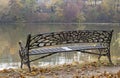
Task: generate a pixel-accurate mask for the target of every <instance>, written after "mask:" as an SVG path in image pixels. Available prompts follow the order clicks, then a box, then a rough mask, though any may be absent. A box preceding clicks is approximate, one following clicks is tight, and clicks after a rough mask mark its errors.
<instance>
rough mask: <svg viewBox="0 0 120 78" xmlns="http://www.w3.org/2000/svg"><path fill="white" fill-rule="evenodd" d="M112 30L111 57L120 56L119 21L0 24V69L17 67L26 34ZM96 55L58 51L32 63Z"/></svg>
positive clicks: (71, 60)
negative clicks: (20, 45)
mask: <svg viewBox="0 0 120 78" xmlns="http://www.w3.org/2000/svg"><path fill="white" fill-rule="evenodd" d="M88 29H89V30H112V29H113V30H114V32H113V37H112V42H111V55H112V58H115V59H119V56H120V52H119V51H120V24H119V23H82V24H78V23H56V24H55V23H54V24H52V23H48V24H45V23H43V24H39V23H10V24H0V69H3V68H14V67H19V65H20V58H19V53H18V51H19V45H18V42H19V41H22V42H23V44H24V45H25V42H26V38H27V35H28V34H38V33H46V32H57V31H65V30H67V31H68V30H88ZM96 58H97V57H96V56H92V55H89V54H82V53H80V52H74V53H58V54H55V55H52V56H50V57H47V58H44V59H41V60H38V61H35V62H34V63H32V64H33V65H37V66H44V65H57V64H63V63H71V62H73V61H79V62H86V61H94V60H95V59H96Z"/></svg>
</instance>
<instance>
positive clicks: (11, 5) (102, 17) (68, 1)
mask: <svg viewBox="0 0 120 78" xmlns="http://www.w3.org/2000/svg"><path fill="white" fill-rule="evenodd" d="M4 4H5V5H4V6H3V5H1V4H0V5H1V6H2V7H0V22H119V21H120V13H119V12H120V6H119V4H120V0H115V1H114V0H102V1H101V0H85V1H83V0H48V1H44V0H42V1H41V0H6V2H4Z"/></svg>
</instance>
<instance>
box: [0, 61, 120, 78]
mask: <svg viewBox="0 0 120 78" xmlns="http://www.w3.org/2000/svg"><path fill="white" fill-rule="evenodd" d="M0 78H120V65H119V64H117V65H110V64H107V63H104V62H103V63H97V62H91V63H86V64H80V63H79V62H73V63H71V64H63V65H55V66H46V67H35V66H34V67H32V72H29V71H28V69H27V68H24V69H19V68H18V69H4V70H1V71H0Z"/></svg>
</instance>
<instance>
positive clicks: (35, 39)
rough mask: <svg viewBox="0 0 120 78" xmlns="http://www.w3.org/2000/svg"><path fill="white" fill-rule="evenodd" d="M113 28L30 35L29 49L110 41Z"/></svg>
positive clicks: (28, 40)
mask: <svg viewBox="0 0 120 78" xmlns="http://www.w3.org/2000/svg"><path fill="white" fill-rule="evenodd" d="M112 32H113V30H76V31H62V32H52V33H44V34H38V35H33V36H31V35H30V34H29V35H28V39H27V43H26V47H29V49H33V48H39V47H44V46H53V45H60V44H70V43H108V44H110V42H111V37H112Z"/></svg>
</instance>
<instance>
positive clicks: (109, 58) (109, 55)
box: [107, 49, 113, 65]
mask: <svg viewBox="0 0 120 78" xmlns="http://www.w3.org/2000/svg"><path fill="white" fill-rule="evenodd" d="M107 57H108V60H109V63H110V64H111V65H113V63H112V60H111V54H110V49H108V53H107Z"/></svg>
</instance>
